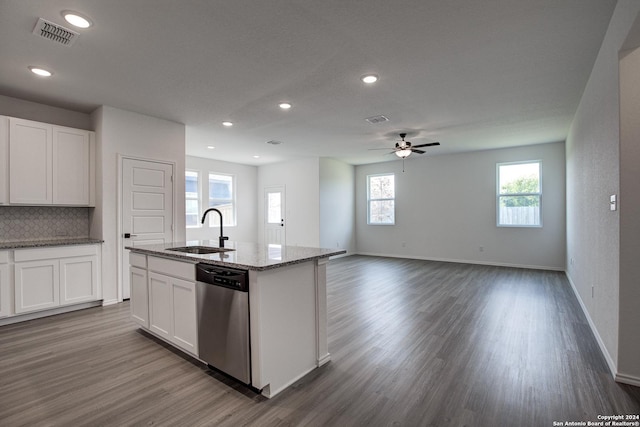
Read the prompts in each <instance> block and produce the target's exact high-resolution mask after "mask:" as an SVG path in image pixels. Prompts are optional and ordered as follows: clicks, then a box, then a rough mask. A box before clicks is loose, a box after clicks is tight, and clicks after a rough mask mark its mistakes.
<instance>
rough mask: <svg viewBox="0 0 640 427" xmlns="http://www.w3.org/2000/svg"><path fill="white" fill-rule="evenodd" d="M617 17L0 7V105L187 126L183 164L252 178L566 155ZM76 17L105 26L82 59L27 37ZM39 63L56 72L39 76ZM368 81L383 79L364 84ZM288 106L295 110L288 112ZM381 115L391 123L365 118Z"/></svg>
mask: <svg viewBox="0 0 640 427" xmlns="http://www.w3.org/2000/svg"><path fill="white" fill-rule="evenodd" d="M614 7H615V1H614V0H535V1H531V0H483V1H478V0H446V1H443V0H404V1H400V0H398V1H388V0H387V1H381V0H368V1H363V0H346V1H345V0H323V1H317V0H298V1H296V0H268V1H259V0H227V1H223V0H217V1H214V0H209V1H207V0H180V1H178V0H108V1H107V0H66V1H64V0H21V1H18V0H0V57H1V58H2V59H1V61H0V94H2V95H6V96H12V97H17V98H22V99H26V100H30V101H35V102H40V103H44V104H49V105H54V106H58V107H63V108H68V109H71V110H76V111H81V112H91V111H93V110H94V109H95V108H96V107H98V106H99V105H109V106H112V107H117V108H121V109H125V110H130V111H135V112H139V113H143V114H147V115H151V116H155V117H160V118H164V119H168V120H173V121H176V122H180V123H184V124H185V125H186V129H187V154H190V155H196V156H201V157H211V158H216V159H220V160H227V161H233V162H237V163H244V164H255V165H257V164H264V163H271V162H275V161H281V160H287V159H292V158H296V157H303V156H327V157H334V158H338V159H341V160H343V161H346V162H349V163H352V164H363V163H373V162H378V161H384V160H390V159H392V158H393V157H390V156H389V155H388V154H386V151H384V150H381V151H369V150H368V149H370V148H378V147H386V146H389V147H392V146H393V144H394V141H395V140H396V139H397V134H398V133H399V132H408V133H409V137H408V138H407V139H408V140H410V141H412V142H413V143H414V144H421V143H427V142H432V141H440V142H441V143H442V145H441V146H440V147H433V148H427V150H428V153H427V154H425V155H430V154H431V155H437V154H443V153H453V152H461V151H471V150H481V149H489V148H500V147H510V146H517V145H527V144H536V143H546V142H556V141H563V140H564V139H565V138H566V136H567V132H568V129H569V125H570V123H571V120H572V118H573V115H574V113H575V110H576V107H577V105H578V102H579V100H580V96H581V95H582V91H583V89H584V87H585V85H586V82H587V79H588V77H589V74H590V72H591V69H592V66H593V63H594V61H595V58H596V55H597V53H598V50H599V48H600V45H601V43H602V40H603V37H604V34H605V31H606V29H607V25H608V23H609V20H610V18H611V14H612V12H613V9H614ZM66 9H72V10H76V11H78V12H81V13H84V14H86V15H88V16H89V17H91V18H92V19H93V21H94V23H95V24H94V26H93V27H92V28H90V29H87V30H78V31H79V32H80V33H81V35H80V37H79V39H78V41H77V42H76V43H75V45H74V46H71V47H67V46H62V45H58V44H56V43H54V42H51V41H49V40H45V39H42V38H40V37H37V36H35V35H33V34H32V30H33V27H34V25H35V23H36V21H37V19H38V17H42V18H44V19H47V20H50V21H53V22H55V23H58V24H61V25H65V26H67V27H69V25H68V24H66V22H65V21H64V20H63V18H62V17H61V11H62V10H66ZM29 65H40V66H43V67H47V68H50V69H51V70H52V71H53V72H54V73H55V74H54V76H53V77H51V78H49V79H42V78H38V77H36V76H34V75H32V74H31V73H29V72H28V70H27V67H28V66H29ZM367 72H375V73H377V74H378V75H379V76H380V80H379V82H378V83H376V84H374V85H372V86H367V85H365V84H363V83H362V82H361V81H360V80H359V78H360V76H361V75H362V74H364V73H367ZM283 100H287V101H290V102H291V103H292V104H293V108H292V109H291V110H289V111H282V110H280V109H279V108H278V106H277V104H278V103H279V102H281V101H283ZM380 114H382V115H385V116H386V117H388V118H389V121H388V122H385V123H381V124H375V125H373V124H369V123H367V122H366V121H365V120H364V119H365V118H366V117H370V116H375V115H380ZM224 120H231V121H233V122H234V123H235V125H234V126H233V127H231V128H225V127H223V126H222V125H221V122H222V121H224ZM269 140H278V141H282V144H281V145H276V146H274V145H269V144H266V143H265V142H266V141H269ZM207 145H213V146H215V147H216V148H215V149H214V150H208V149H207V148H206V146H207ZM253 155H259V156H260V158H259V159H254V158H253V157H252V156H253ZM412 157H413V156H412ZM410 159H411V158H410Z"/></svg>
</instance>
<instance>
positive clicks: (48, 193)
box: [9, 118, 53, 205]
mask: <svg viewBox="0 0 640 427" xmlns="http://www.w3.org/2000/svg"><path fill="white" fill-rule="evenodd" d="M51 131H52V129H51V125H48V124H45V123H38V122H33V121H30V120H21V119H14V118H11V119H9V201H10V203H16V204H23V205H46V204H52V203H53V173H52V161H53V140H52V137H51Z"/></svg>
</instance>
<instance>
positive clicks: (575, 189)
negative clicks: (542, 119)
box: [566, 0, 640, 379]
mask: <svg viewBox="0 0 640 427" xmlns="http://www.w3.org/2000/svg"><path fill="white" fill-rule="evenodd" d="M639 11H640V2H637V1H634V0H619V1H618V4H617V6H616V9H615V11H614V13H613V16H612V18H611V22H610V23H609V28H608V30H607V33H606V35H605V38H604V40H603V43H602V46H601V48H600V52H599V54H598V57H597V59H596V62H595V64H594V67H593V70H592V72H591V76H590V78H589V81H588V83H587V86H586V88H585V90H584V93H583V95H582V99H581V100H580V104H579V106H578V109H577V111H576V115H575V118H574V120H573V123H572V125H571V128H570V130H569V135H568V138H567V142H566V159H567V166H566V168H567V277H568V278H569V280H570V281H571V283H572V286H573V287H574V289H575V292H576V294H577V296H578V299H579V300H580V301H581V304H582V306H583V309H584V310H585V312H586V315H587V317H588V319H589V322H590V324H591V327H592V329H593V331H594V333H595V335H596V338H597V339H598V342H599V344H600V347H601V349H602V350H603V353H604V354H605V357H606V359H607V362H608V363H609V367H610V369H611V370H612V372H614V373H615V372H617V369H618V360H619V357H620V354H619V345H620V344H621V343H620V341H619V336H620V335H619V334H620V327H619V322H622V323H624V319H621V318H620V297H621V295H620V292H619V286H620V261H621V257H620V233H621V231H622V230H621V229H620V214H619V212H620V211H615V212H612V211H610V210H609V196H610V195H613V194H616V195H620V181H619V177H620V154H621V153H620V149H619V143H620V132H619V129H620V112H619V102H620V99H619V90H620V88H619V75H618V62H619V51H620V49H621V47H622V46H623V43H624V42H625V38H626V37H627V34H628V33H629V30H630V29H631V28H632V25H633V23H634V20H635V19H636V16H637V15H638V12H639ZM636 120H637V118H636ZM635 197H637V190H636V193H635ZM624 203H625V201H624V198H622V197H620V200H619V206H620V207H623V206H624ZM635 262H636V264H637V261H635ZM636 285H637V284H636ZM635 304H636V310H637V304H638V301H635ZM635 341H636V342H637V338H635ZM633 375H636V376H637V377H638V378H639V379H640V372H636V373H634V374H633Z"/></svg>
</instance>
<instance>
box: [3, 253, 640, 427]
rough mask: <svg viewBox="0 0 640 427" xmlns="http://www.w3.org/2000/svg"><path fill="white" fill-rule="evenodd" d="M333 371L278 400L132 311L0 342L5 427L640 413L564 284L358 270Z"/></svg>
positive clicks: (342, 265)
mask: <svg viewBox="0 0 640 427" xmlns="http://www.w3.org/2000/svg"><path fill="white" fill-rule="evenodd" d="M328 307H329V350H330V352H331V355H332V362H331V363H329V364H328V365H326V366H324V367H322V368H320V369H317V370H316V371H314V372H313V373H311V374H310V375H308V376H306V377H305V378H303V379H302V380H300V381H298V382H297V383H296V384H295V385H294V386H292V387H290V388H289V389H287V390H286V391H284V392H283V393H282V394H280V395H278V396H276V397H275V398H273V399H271V400H268V399H265V398H263V397H262V396H260V395H257V394H255V393H254V392H252V391H251V390H249V389H247V388H245V387H242V386H239V385H237V384H236V383H234V382H233V381H231V380H228V379H226V378H224V377H223V376H221V375H220V374H217V373H213V372H211V371H208V370H206V369H205V368H204V367H203V366H202V365H201V364H199V363H198V362H197V361H194V360H192V359H190V358H188V357H186V356H182V355H181V354H180V353H179V352H177V351H174V350H172V349H171V348H170V347H168V346H166V345H163V344H162V343H160V342H159V341H157V340H155V339H154V338H152V337H150V336H149V335H147V334H145V333H143V332H141V331H140V330H139V329H138V328H137V327H136V326H135V325H134V324H133V323H132V322H131V321H130V320H129V311H128V310H129V305H128V303H124V304H119V305H116V306H110V307H99V308H93V309H87V310H83V311H80V312H74V313H67V314H63V315H59V316H55V317H50V318H46V319H39V320H34V321H30V322H24V323H20V324H15V325H10V326H4V327H1V328H0V425H1V426H5V427H6V426H23V425H24V426H85V425H86V426H126V425H140V426H141V425H158V426H219V425H222V426H240V425H252V426H298V425H309V426H325V425H326V426H349V425H363V426H365V425H367V426H499V425H511V426H552V425H553V421H580V420H584V421H597V416H598V415H599V414H601V415H616V414H638V413H640V389H638V388H634V387H630V386H625V385H620V384H616V383H615V382H614V381H613V380H612V378H611V375H610V374H609V372H608V370H607V367H606V364H605V361H604V358H603V357H602V355H601V353H600V351H599V349H598V346H597V344H596V341H595V339H594V337H593V335H592V334H591V331H590V329H589V327H588V325H587V322H586V320H585V318H584V316H583V315H582V312H581V311H580V307H579V305H578V303H577V301H576V300H575V298H574V296H573V294H572V292H571V289H570V286H569V284H568V283H567V280H566V278H565V276H564V274H562V273H557V272H545V271H533V270H521V269H510V268H500V267H488V266H477V265H476V266H474V265H465V264H453V263H441V262H427V261H416V260H402V259H388V258H373V257H361V256H353V257H348V258H342V259H339V260H335V261H332V262H331V263H330V265H329V268H328Z"/></svg>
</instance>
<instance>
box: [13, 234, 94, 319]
mask: <svg viewBox="0 0 640 427" xmlns="http://www.w3.org/2000/svg"><path fill="white" fill-rule="evenodd" d="M14 259H15V264H14V266H13V268H14V303H15V313H16V314H21V313H28V312H32V311H39V310H46V309H50V308H55V307H58V306H64V305H70V304H78V303H82V302H89V301H96V300H98V299H99V298H100V295H99V293H100V274H99V269H100V267H99V265H100V264H99V256H98V246H97V245H88V246H65V247H56V248H42V249H24V250H16V251H15V252H14Z"/></svg>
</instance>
